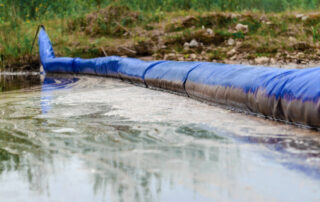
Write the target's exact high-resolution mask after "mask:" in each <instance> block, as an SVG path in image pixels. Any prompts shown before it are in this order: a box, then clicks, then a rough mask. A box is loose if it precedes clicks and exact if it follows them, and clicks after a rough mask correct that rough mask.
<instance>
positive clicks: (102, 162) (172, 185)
mask: <svg viewBox="0 0 320 202" xmlns="http://www.w3.org/2000/svg"><path fill="white" fill-rule="evenodd" d="M6 77H7V76H6ZM7 78H8V77H7ZM22 80H23V79H22ZM28 80H29V81H30V79H28ZM32 80H33V81H35V83H33V82H31V83H30V82H28V84H21V85H20V84H19V85H18V86H19V87H20V88H21V87H27V88H24V89H21V90H16V89H17V88H15V87H14V88H10V89H13V90H14V91H7V92H3V93H0V201H6V202H10V201H39V202H40V201H41V202H42V201H77V202H78V201H84V202H85V201H126V202H127V201H165V202H168V201H172V202H176V201H184V202H188V201H190V202H191V201H200V202H202V201H299V202H300V201H319V200H320V134H319V132H316V131H311V130H306V129H300V128H297V127H295V126H290V125H284V124H281V123H275V122H273V121H269V120H264V119H262V118H258V117H253V116H246V115H244V114H240V113H235V112H232V111H228V110H226V109H222V108H220V107H215V106H209V105H207V104H204V103H200V102H198V101H195V100H192V99H189V98H186V97H182V96H177V95H173V94H168V93H165V92H159V91H154V90H150V89H146V88H141V87H137V86H134V85H130V84H127V83H124V82H121V81H117V80H112V79H107V78H101V77H77V78H73V77H70V76H64V77H62V76H55V77H47V78H46V79H45V80H44V81H43V84H42V85H38V83H40V82H39V81H40V78H39V76H36V78H33V79H32ZM25 82H26V81H25ZM13 83H15V82H13ZM1 85H2V89H7V87H3V85H4V86H6V85H7V84H6V83H5V84H3V83H2V82H1V84H0V86H1ZM12 85H13V84H12ZM15 85H17V84H15Z"/></svg>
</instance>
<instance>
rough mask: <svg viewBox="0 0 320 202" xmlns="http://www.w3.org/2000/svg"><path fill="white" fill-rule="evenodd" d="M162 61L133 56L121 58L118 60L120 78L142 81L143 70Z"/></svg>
mask: <svg viewBox="0 0 320 202" xmlns="http://www.w3.org/2000/svg"><path fill="white" fill-rule="evenodd" d="M163 62H164V61H142V60H139V59H135V58H123V59H122V60H120V61H119V69H118V71H119V74H120V77H121V78H122V79H125V80H129V81H132V82H142V83H143V82H144V75H145V72H146V71H147V70H148V69H149V68H152V67H153V66H155V65H157V64H160V63H163Z"/></svg>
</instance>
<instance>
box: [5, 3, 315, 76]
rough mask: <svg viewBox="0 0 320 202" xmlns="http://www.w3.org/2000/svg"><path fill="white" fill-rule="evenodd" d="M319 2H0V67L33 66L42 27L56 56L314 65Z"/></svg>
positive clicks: (28, 67)
mask: <svg viewBox="0 0 320 202" xmlns="http://www.w3.org/2000/svg"><path fill="white" fill-rule="evenodd" d="M319 3H320V1H319V0H242V1H239V0H224V1H222V0H221V1H220V0H217V1H208V0H175V1H173V0H163V1H160V0H130V1H122V0H87V1H84V0H74V1H68V0H57V1H44V0H32V1H25V0H10V1H9V0H0V68H15V67H19V68H20V69H21V68H25V69H26V70H27V69H30V68H32V67H34V66H37V64H38V55H37V47H35V48H34V49H33V52H32V53H31V51H30V50H31V46H32V41H33V37H34V34H35V31H36V29H37V26H38V25H39V24H44V25H45V26H46V28H47V30H48V32H49V35H50V37H51V39H52V42H53V45H54V48H55V51H56V54H57V55H60V56H62V55H63V56H74V57H85V58H89V57H98V56H105V55H121V56H130V57H143V56H149V58H150V59H172V60H204V61H218V62H232V61H239V60H240V61H247V62H250V63H256V64H260V63H279V62H280V63H281V62H283V63H288V62H293V63H307V62H309V61H310V60H312V61H317V60H318V57H319V56H320V45H319V42H320V13H317V12H314V11H310V10H316V9H317V8H318V7H319ZM61 5H63V6H61ZM249 10H250V11H249ZM280 11H281V12H280ZM279 12H280V13H279Z"/></svg>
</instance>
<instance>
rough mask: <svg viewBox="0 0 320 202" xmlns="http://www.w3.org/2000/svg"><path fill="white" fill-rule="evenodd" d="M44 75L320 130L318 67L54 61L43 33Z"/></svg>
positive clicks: (112, 59)
mask: <svg viewBox="0 0 320 202" xmlns="http://www.w3.org/2000/svg"><path fill="white" fill-rule="evenodd" d="M39 50H40V57H41V63H42V65H43V67H44V70H45V71H46V72H59V73H78V74H95V75H102V76H110V77H116V78H121V79H126V80H130V81H134V82H141V83H145V84H146V85H147V86H150V87H157V88H162V89H167V90H171V91H175V92H180V93H186V94H187V95H189V96H191V97H195V98H197V99H201V100H206V101H210V102H217V103H221V104H225V105H229V106H234V107H237V108H241V109H245V110H249V111H251V112H255V113H260V114H263V115H265V116H269V117H273V118H276V119H282V120H286V121H290V122H295V123H301V124H306V125H310V126H314V127H320V101H319V98H320V68H310V69H301V70H298V69H295V70H287V69H279V68H269V67H252V66H243V65H227V64H217V63H208V62H205V63H204V62H175V61H151V62H147V61H142V60H138V59H133V58H121V57H118V56H111V57H104V58H96V59H80V58H56V57H55V55H54V52H53V49H52V45H51V42H50V39H49V37H48V35H47V34H46V32H45V31H44V29H41V30H40V34H39Z"/></svg>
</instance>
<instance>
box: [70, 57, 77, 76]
mask: <svg viewBox="0 0 320 202" xmlns="http://www.w3.org/2000/svg"><path fill="white" fill-rule="evenodd" d="M76 59H78V58H73V60H72V65H71V69H72V72H73V73H78V72H76V71H75V62H76Z"/></svg>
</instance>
